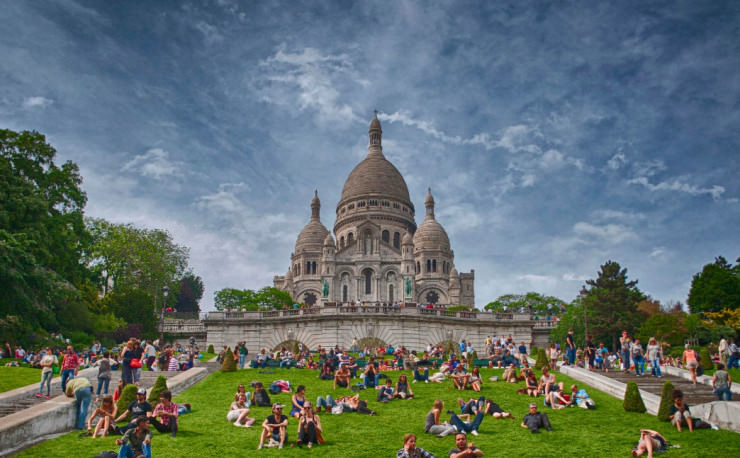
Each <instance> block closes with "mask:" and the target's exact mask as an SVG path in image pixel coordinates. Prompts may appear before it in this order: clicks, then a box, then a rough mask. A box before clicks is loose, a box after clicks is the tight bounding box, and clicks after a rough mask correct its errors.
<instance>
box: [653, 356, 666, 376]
mask: <svg viewBox="0 0 740 458" xmlns="http://www.w3.org/2000/svg"><path fill="white" fill-rule="evenodd" d="M650 366H651V369H650V373H651V374H653V375H657V376H658V377H660V376H661V375H663V374H661V373H660V360H659V359H654V360H652V361H651V362H650Z"/></svg>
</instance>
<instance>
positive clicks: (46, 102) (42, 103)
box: [23, 96, 54, 108]
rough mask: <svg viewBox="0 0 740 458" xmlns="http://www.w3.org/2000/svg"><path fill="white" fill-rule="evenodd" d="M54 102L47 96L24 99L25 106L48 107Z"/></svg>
mask: <svg viewBox="0 0 740 458" xmlns="http://www.w3.org/2000/svg"><path fill="white" fill-rule="evenodd" d="M53 103H54V101H53V100H51V99H47V98H46V97H41V96H35V97H26V98H25V99H24V100H23V108H46V107H48V106H50V105H51V104H53Z"/></svg>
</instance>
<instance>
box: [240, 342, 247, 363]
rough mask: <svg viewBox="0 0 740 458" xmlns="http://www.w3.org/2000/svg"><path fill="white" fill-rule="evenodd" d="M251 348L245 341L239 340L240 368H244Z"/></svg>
mask: <svg viewBox="0 0 740 458" xmlns="http://www.w3.org/2000/svg"><path fill="white" fill-rule="evenodd" d="M248 354H249V350H248V349H247V343H246V342H245V341H241V342H239V369H244V362H245V361H246V360H247V355H248Z"/></svg>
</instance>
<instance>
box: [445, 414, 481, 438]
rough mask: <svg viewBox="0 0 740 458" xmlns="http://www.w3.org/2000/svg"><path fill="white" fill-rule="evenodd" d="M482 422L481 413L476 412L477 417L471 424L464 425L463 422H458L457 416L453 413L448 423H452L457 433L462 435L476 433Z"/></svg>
mask: <svg viewBox="0 0 740 458" xmlns="http://www.w3.org/2000/svg"><path fill="white" fill-rule="evenodd" d="M482 421H483V412H478V415H476V416H475V418H473V421H472V422H471V423H465V422H464V421H462V420H460V417H458V416H457V414H454V413H453V414H452V416H451V417H450V423H452V426H454V427H455V428H456V429H457V430H458V431H459V432H462V433H469V432H471V431H478V427H480V424H481V422H482Z"/></svg>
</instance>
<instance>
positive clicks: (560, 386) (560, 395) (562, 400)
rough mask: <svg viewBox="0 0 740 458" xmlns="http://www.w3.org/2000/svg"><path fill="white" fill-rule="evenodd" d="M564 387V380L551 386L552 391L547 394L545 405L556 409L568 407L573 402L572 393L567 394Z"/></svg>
mask: <svg viewBox="0 0 740 458" xmlns="http://www.w3.org/2000/svg"><path fill="white" fill-rule="evenodd" d="M564 389H565V383H564V382H560V383H557V384H555V385H554V386H553V387H552V388H550V392H549V393H548V394H547V395H546V396H545V400H544V403H545V405H546V406H547V407H550V408H552V409H555V410H558V409H564V408H566V407H568V406H569V405H570V404H571V402H570V394H565V393H564V392H563V391H564Z"/></svg>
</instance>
